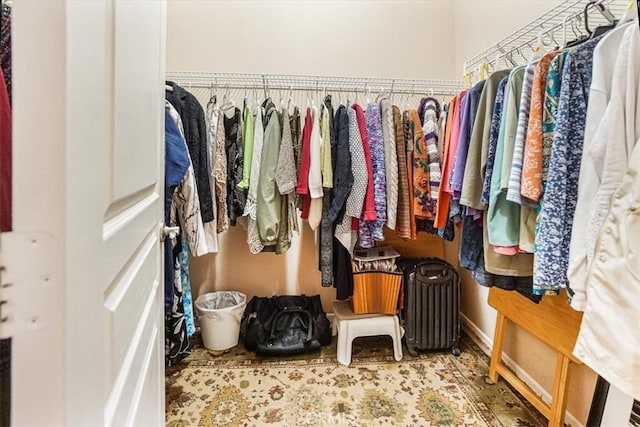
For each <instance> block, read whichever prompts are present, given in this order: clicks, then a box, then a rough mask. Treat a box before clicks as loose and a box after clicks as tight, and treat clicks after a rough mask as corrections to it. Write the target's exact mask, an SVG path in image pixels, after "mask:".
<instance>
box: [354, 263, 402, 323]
mask: <svg viewBox="0 0 640 427" xmlns="http://www.w3.org/2000/svg"><path fill="white" fill-rule="evenodd" d="M401 286H402V273H389V272H384V271H366V272H361V273H353V298H352V299H351V305H352V306H353V312H354V313H355V314H373V313H376V314H396V310H397V308H398V297H399V295H400V287H401Z"/></svg>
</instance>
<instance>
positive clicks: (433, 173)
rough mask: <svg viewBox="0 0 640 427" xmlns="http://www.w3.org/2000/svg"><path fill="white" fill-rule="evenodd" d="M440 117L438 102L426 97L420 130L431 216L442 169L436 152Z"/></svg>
mask: <svg viewBox="0 0 640 427" xmlns="http://www.w3.org/2000/svg"><path fill="white" fill-rule="evenodd" d="M439 119H440V103H439V102H438V100H436V99H435V98H426V100H425V104H424V114H423V124H422V132H423V133H424V140H423V142H424V146H421V147H420V148H421V150H424V153H423V154H425V153H426V157H423V158H424V159H425V160H426V162H427V168H428V173H429V201H428V206H429V208H428V211H429V213H430V214H431V217H432V218H435V215H436V212H437V210H438V189H439V188H440V180H441V179H442V171H441V167H440V157H439V154H438V145H439V138H440V136H439V135H438V120H439Z"/></svg>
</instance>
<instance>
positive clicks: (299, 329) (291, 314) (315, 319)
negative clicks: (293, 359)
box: [240, 295, 331, 355]
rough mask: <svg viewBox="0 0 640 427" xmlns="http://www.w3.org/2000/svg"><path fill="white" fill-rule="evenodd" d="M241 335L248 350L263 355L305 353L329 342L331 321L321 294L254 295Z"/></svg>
mask: <svg viewBox="0 0 640 427" xmlns="http://www.w3.org/2000/svg"><path fill="white" fill-rule="evenodd" d="M240 335H241V337H242V340H243V342H244V346H245V348H246V349H247V350H249V351H254V352H256V353H257V354H262V355H287V354H296V353H306V352H309V351H314V350H318V349H320V347H322V346H325V345H329V344H330V343H331V324H330V323H329V319H327V315H326V314H325V312H324V311H323V310H322V304H321V301H320V295H314V296H304V295H302V296H295V295H291V296H289V295H283V296H274V297H270V298H269V297H253V298H251V301H249V303H248V304H247V307H246V308H245V310H244V314H243V316H242V323H241V325H240Z"/></svg>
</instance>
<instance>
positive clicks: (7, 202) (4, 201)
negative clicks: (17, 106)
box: [0, 70, 13, 232]
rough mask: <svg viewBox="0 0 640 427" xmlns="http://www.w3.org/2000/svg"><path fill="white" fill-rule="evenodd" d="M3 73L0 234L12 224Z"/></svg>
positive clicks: (8, 129) (0, 87) (1, 77)
mask: <svg viewBox="0 0 640 427" xmlns="http://www.w3.org/2000/svg"><path fill="white" fill-rule="evenodd" d="M3 73H4V71H3V70H0V232H6V231H11V228H12V222H13V220H12V212H11V210H12V196H11V192H12V190H11V188H12V182H11V179H12V178H11V170H12V133H11V105H10V103H9V95H8V93H7V87H6V86H5V80H4V75H3Z"/></svg>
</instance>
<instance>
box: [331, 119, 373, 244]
mask: <svg viewBox="0 0 640 427" xmlns="http://www.w3.org/2000/svg"><path fill="white" fill-rule="evenodd" d="M346 110H347V118H348V123H349V129H348V135H349V152H350V153H351V172H352V175H353V186H352V187H351V192H350V193H349V195H348V197H347V201H346V204H345V214H344V216H343V218H342V222H340V223H339V224H336V231H335V237H336V238H337V239H338V240H339V241H340V243H341V244H342V245H343V246H344V247H345V248H346V249H347V250H348V251H349V253H350V254H353V249H354V247H355V245H356V240H357V233H355V232H354V231H353V230H352V223H353V221H354V220H357V219H358V218H360V217H361V215H362V212H363V207H364V200H365V197H366V193H367V182H368V172H367V164H366V159H365V154H364V147H363V144H362V137H361V133H360V129H359V127H358V119H357V117H356V110H355V109H354V108H353V107H346ZM343 119H344V117H343Z"/></svg>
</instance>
